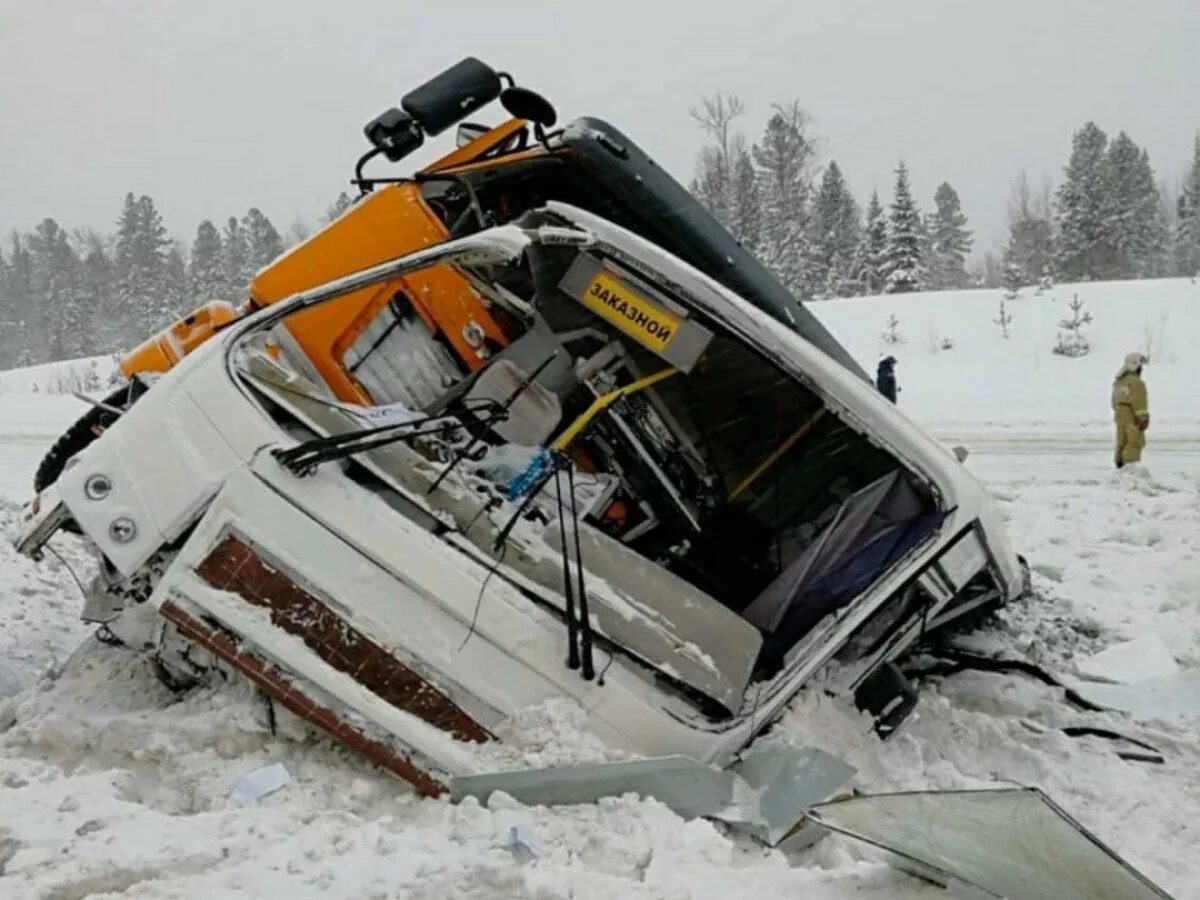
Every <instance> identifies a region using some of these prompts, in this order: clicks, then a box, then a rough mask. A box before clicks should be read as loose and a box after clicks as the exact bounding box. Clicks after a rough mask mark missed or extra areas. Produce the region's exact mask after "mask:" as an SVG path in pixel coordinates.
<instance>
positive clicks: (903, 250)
mask: <svg viewBox="0 0 1200 900" xmlns="http://www.w3.org/2000/svg"><path fill="white" fill-rule="evenodd" d="M920 218H921V214H920V213H919V212H918V211H917V205H916V203H915V202H914V201H913V196H912V188H911V187H910V185H909V182H908V168H907V167H906V166H905V165H904V163H903V162H901V163H900V165H899V167H898V168H897V169H896V187H895V192H894V194H893V198H892V208H891V215H890V216H889V217H888V243H887V251H886V253H885V259H886V262H885V275H884V277H885V290H886V291H887V292H888V293H889V294H902V293H907V292H908V291H915V290H919V289H920V287H921V280H920V270H921V247H920V241H921V234H920V230H921V222H920Z"/></svg>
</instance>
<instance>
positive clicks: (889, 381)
mask: <svg viewBox="0 0 1200 900" xmlns="http://www.w3.org/2000/svg"><path fill="white" fill-rule="evenodd" d="M875 387H877V388H879V393H881V394H883V396H885V397H887V398H888V399H889V400H891V401H892V402H893V403H895V402H896V394H898V393H899V392H900V388H898V387H897V386H896V357H894V356H889V357H887V359H883V360H880V361H879V369H878V371H876V373H875Z"/></svg>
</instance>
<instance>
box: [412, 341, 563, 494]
mask: <svg viewBox="0 0 1200 900" xmlns="http://www.w3.org/2000/svg"><path fill="white" fill-rule="evenodd" d="M557 356H558V351H557V350H554V351H552V352H551V354H550V355H549V356H547V357H546V358H545V359H544V360H542V361H541V363H539V364H538V367H537V368H536V369H534V370H533V372H532V373H530V374H529V375H527V376H526V377H525V379H524V380H523V381H522V382H521V383H520V384H519V385H517V387H516V388H515V389H514V390H513V392H512V393H511V394H509V395H508V397H507V398H506V399H505V400H504V402H503V403H501V404H500V412H501V413H502V414H503V417H504V418H507V416H508V411H509V410H510V409H512V405H513V404H514V403H516V402H517V398H518V397H520V396H521V394H523V393H525V391H527V390H529V388H530V387H531V386H532V385H533V383H534V381H536V380H537V377H538V376H539V375H541V374H542V371H543V370H544V369H545V368H546V366H548V365H550V363H552V362H554V359H555V357H557ZM493 402H494V401H493ZM484 424H486V425H490V424H491V423H490V422H485V423H484ZM480 440H481V439H480V438H478V437H476V436H474V435H472V436H471V440H470V441H469V442H468V443H467V445H466V446H465V447H463V448H462V449H461V450H459V451H458V452H456V453H455V455H454V459H452V460H450V464H449V465H447V466H446V468H444V469H442V471H441V472H440V473H439V474H438V477H437V478H435V479H434V481H433V484H431V485H430V486H429V490H427V491H426V492H425V493H426V494H432V493H433V492H434V491H436V490H437V489H438V487H439V486H440V485H441V483H442V482H443V481H444V480H445V478H446V476H447V475H449V474H450V473H451V472H452V471H454V469H455V468H457V466H458V464H459V463H461V462H462V461H463V460H464V459H466V458H467V456H468V455H469V454H470V453H471V451H473V450H474V449H475V445H476V444H477V443H478V442H479V441H480Z"/></svg>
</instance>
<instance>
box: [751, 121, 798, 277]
mask: <svg viewBox="0 0 1200 900" xmlns="http://www.w3.org/2000/svg"><path fill="white" fill-rule="evenodd" d="M774 109H775V112H774V114H773V115H772V116H771V118H770V119H769V120H768V121H767V126H766V129H765V131H764V132H763V137H762V140H761V141H760V142H759V143H758V144H757V145H756V146H755V147H754V148H753V150H752V154H753V156H754V163H755V166H756V167H757V169H758V176H759V190H760V191H761V196H762V209H763V217H762V251H761V252H762V257H763V260H764V262H765V263H766V264H767V266H768V267H769V268H771V269H772V271H774V272H775V273H776V274H777V275H778V276H779V278H780V280H781V281H782V282H783V283H784V285H785V286H786V287H787V288H788V289H789V290H791V291H792V293H794V294H796V295H797V296H799V297H801V298H806V297H809V296H811V294H812V280H811V274H810V272H809V271H808V259H809V248H808V245H807V234H808V201H809V194H810V193H811V184H810V181H809V171H808V170H809V162H810V160H811V157H812V144H811V142H810V141H809V139H808V137H807V135H806V134H805V128H806V127H807V125H808V116H807V115H806V114H805V112H804V110H803V109H802V108H801V107H800V105H799V104H798V103H791V104H789V105H787V106H776V107H775V108H774Z"/></svg>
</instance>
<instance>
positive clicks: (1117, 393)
mask: <svg viewBox="0 0 1200 900" xmlns="http://www.w3.org/2000/svg"><path fill="white" fill-rule="evenodd" d="M1146 363H1147V359H1146V357H1145V356H1143V355H1142V354H1141V353H1130V354H1129V355H1128V356H1126V357H1125V363H1124V365H1122V366H1121V369H1120V371H1119V372H1117V377H1116V379H1115V380H1114V381H1113V388H1112V408H1113V422H1115V423H1116V426H1117V447H1116V454H1115V456H1114V460H1113V461H1114V462H1115V463H1116V464H1117V468H1118V469H1119V468H1121V467H1122V466H1125V465H1128V464H1129V463H1135V462H1139V461H1140V460H1141V458H1142V448H1143V447H1145V446H1146V435H1145V431H1146V429H1147V428H1149V427H1150V405H1149V401H1148V400H1147V397H1146V383H1145V382H1144V381H1142V366H1144V365H1145V364H1146Z"/></svg>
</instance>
